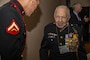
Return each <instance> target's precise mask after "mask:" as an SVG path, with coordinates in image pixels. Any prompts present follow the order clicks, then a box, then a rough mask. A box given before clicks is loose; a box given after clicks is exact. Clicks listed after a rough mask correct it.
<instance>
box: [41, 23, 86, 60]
mask: <svg viewBox="0 0 90 60" xmlns="http://www.w3.org/2000/svg"><path fill="white" fill-rule="evenodd" d="M81 37H82V32H81V29H80V27H79V26H77V25H73V24H69V25H67V26H66V27H65V28H63V29H60V28H58V27H57V26H56V24H55V23H50V24H48V25H47V26H46V27H45V29H44V37H43V40H42V42H41V48H40V59H41V60H87V57H86V52H85V49H84V46H83V41H82V40H81Z"/></svg>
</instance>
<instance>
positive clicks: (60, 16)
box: [54, 8, 69, 28]
mask: <svg viewBox="0 0 90 60" xmlns="http://www.w3.org/2000/svg"><path fill="white" fill-rule="evenodd" d="M67 12H68V11H67V10H66V9H62V8H59V9H57V10H56V13H55V15H54V18H55V23H56V26H57V27H58V28H64V27H65V26H66V25H67V22H68V20H69V16H67V15H68V14H67Z"/></svg>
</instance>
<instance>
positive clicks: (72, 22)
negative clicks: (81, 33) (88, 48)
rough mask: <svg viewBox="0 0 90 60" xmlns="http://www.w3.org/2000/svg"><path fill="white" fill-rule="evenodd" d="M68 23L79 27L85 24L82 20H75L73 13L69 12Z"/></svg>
mask: <svg viewBox="0 0 90 60" xmlns="http://www.w3.org/2000/svg"><path fill="white" fill-rule="evenodd" d="M69 22H70V23H71V24H77V25H79V26H81V25H84V24H85V21H84V20H83V19H81V21H79V20H78V18H77V16H76V15H75V14H74V13H73V12H71V18H70V20H69Z"/></svg>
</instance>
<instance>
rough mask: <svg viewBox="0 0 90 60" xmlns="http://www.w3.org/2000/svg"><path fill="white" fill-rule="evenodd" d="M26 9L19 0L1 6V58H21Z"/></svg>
mask: <svg viewBox="0 0 90 60" xmlns="http://www.w3.org/2000/svg"><path fill="white" fill-rule="evenodd" d="M23 16H24V10H23V8H22V6H21V5H20V3H19V2H18V1H17V0H11V1H10V2H8V3H6V4H5V5H3V6H2V7H0V56H1V60H21V55H22V52H23V49H24V46H25V39H26V29H25V23H24V21H23V19H24V17H23Z"/></svg>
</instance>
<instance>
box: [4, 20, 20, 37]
mask: <svg viewBox="0 0 90 60" xmlns="http://www.w3.org/2000/svg"><path fill="white" fill-rule="evenodd" d="M6 31H7V33H9V34H12V35H16V34H18V33H19V32H20V28H19V26H18V24H17V23H16V21H15V20H14V19H13V20H12V22H11V24H10V25H9V26H8V27H7V28H6Z"/></svg>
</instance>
